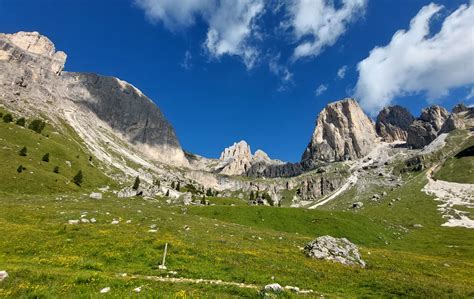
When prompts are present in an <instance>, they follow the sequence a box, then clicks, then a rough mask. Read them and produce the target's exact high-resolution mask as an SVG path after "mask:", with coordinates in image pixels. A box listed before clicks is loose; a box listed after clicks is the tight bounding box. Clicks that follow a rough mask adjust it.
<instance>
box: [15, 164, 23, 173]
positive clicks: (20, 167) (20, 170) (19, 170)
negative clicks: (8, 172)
mask: <svg viewBox="0 0 474 299" xmlns="http://www.w3.org/2000/svg"><path fill="white" fill-rule="evenodd" d="M16 171H17V172H18V173H21V172H22V171H23V165H20V166H18V168H17V169H16Z"/></svg>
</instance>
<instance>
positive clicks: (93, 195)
mask: <svg viewBox="0 0 474 299" xmlns="http://www.w3.org/2000/svg"><path fill="white" fill-rule="evenodd" d="M89 198H92V199H102V193H99V192H93V193H91V194H90V195H89Z"/></svg>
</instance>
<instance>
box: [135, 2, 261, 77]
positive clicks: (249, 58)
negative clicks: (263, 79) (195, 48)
mask: <svg viewBox="0 0 474 299" xmlns="http://www.w3.org/2000/svg"><path fill="white" fill-rule="evenodd" d="M135 3H136V4H137V6H138V7H140V8H141V9H143V10H144V11H145V14H146V16H147V17H148V18H149V19H150V20H151V21H152V22H162V23H163V24H164V25H165V26H166V27H167V28H168V29H170V30H172V31H174V30H176V29H182V28H186V27H189V26H192V25H193V24H194V23H195V21H196V18H198V17H201V18H202V19H203V20H204V21H205V22H206V23H207V24H208V26H209V27H208V31H207V38H206V40H205V42H204V44H203V46H204V48H205V49H206V51H207V53H208V54H209V55H210V56H211V57H212V58H220V57H221V56H223V55H235V56H240V57H241V58H242V60H243V62H244V63H245V65H246V67H247V68H248V69H251V68H252V67H253V66H254V65H255V63H256V61H257V59H258V55H259V51H258V49H257V48H256V47H254V46H252V45H250V41H249V39H250V38H252V37H253V36H257V35H258V30H257V26H256V25H255V21H256V20H257V19H258V17H259V16H260V15H261V14H262V13H263V11H264V3H263V0H239V1H234V0H180V1H177V0H135Z"/></svg>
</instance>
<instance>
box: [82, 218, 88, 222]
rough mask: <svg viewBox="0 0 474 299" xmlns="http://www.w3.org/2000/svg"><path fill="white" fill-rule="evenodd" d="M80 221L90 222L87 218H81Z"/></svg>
mask: <svg viewBox="0 0 474 299" xmlns="http://www.w3.org/2000/svg"><path fill="white" fill-rule="evenodd" d="M81 222H82V223H90V220H89V219H87V218H81Z"/></svg>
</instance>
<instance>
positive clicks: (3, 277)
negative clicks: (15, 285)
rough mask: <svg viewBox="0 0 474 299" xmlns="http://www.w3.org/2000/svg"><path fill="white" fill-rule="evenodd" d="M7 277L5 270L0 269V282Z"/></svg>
mask: <svg viewBox="0 0 474 299" xmlns="http://www.w3.org/2000/svg"><path fill="white" fill-rule="evenodd" d="M7 277H8V272H7V271H0V282H2V281H4V280H5V279H7Z"/></svg>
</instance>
